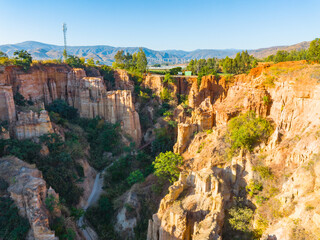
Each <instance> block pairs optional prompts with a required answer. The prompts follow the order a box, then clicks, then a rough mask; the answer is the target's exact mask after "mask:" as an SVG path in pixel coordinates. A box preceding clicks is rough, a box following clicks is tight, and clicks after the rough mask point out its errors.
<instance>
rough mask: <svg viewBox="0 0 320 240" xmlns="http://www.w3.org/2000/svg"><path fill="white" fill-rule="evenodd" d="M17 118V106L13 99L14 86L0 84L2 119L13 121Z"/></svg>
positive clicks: (0, 117) (0, 116) (0, 113)
mask: <svg viewBox="0 0 320 240" xmlns="http://www.w3.org/2000/svg"><path fill="white" fill-rule="evenodd" d="M0 75H1V74H0ZM15 120H16V108H15V105H14V101H13V92H12V87H11V86H7V85H0V121H7V122H8V123H11V122H14V121H15Z"/></svg>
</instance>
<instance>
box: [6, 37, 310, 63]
mask: <svg viewBox="0 0 320 240" xmlns="http://www.w3.org/2000/svg"><path fill="white" fill-rule="evenodd" d="M309 45H310V42H302V43H299V44H295V45H292V46H278V47H270V48H261V49H256V50H249V53H250V54H253V55H254V56H255V57H258V58H263V57H266V56H268V55H270V54H274V53H276V52H277V51H278V50H288V51H291V50H293V49H306V48H308V47H309ZM21 49H25V50H27V51H28V52H30V53H31V54H32V56H33V58H34V59H57V58H62V52H63V46H57V45H51V44H45V43H40V42H34V41H27V42H22V43H17V44H7V45H0V51H3V52H5V53H7V54H8V55H9V56H12V55H13V53H14V52H15V51H16V50H21ZM143 49H144V51H145V53H146V56H147V58H148V61H149V63H150V64H153V63H163V62H168V63H183V62H187V61H190V60H191V59H195V58H196V59H200V58H212V57H217V58H225V57H226V56H229V57H233V56H234V55H235V54H236V53H237V52H239V51H242V50H241V49H197V50H194V51H182V50H164V51H156V50H152V49H148V48H143ZM67 50H68V54H72V55H76V56H79V57H85V58H91V57H93V58H94V59H95V60H99V61H100V62H102V63H105V64H111V63H112V62H113V59H114V55H115V54H116V53H117V52H118V51H119V50H124V51H125V52H129V53H131V54H133V53H135V52H137V51H138V50H139V48H138V47H112V46H107V45H98V46H69V47H68V49H67Z"/></svg>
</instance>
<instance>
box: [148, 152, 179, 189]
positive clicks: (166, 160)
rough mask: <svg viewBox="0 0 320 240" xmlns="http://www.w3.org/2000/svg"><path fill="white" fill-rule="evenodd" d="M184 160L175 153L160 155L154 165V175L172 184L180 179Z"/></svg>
mask: <svg viewBox="0 0 320 240" xmlns="http://www.w3.org/2000/svg"><path fill="white" fill-rule="evenodd" d="M182 163H183V158H182V156H180V155H179V154H175V153H173V152H171V151H170V152H166V153H160V154H159V155H158V156H157V157H156V159H155V160H154V162H153V163H152V164H153V166H154V169H155V172H154V174H155V175H156V176H157V177H159V178H161V179H164V180H166V179H168V180H169V181H170V182H171V183H173V182H175V181H176V180H177V179H178V177H179V173H180V170H179V167H180V166H182Z"/></svg>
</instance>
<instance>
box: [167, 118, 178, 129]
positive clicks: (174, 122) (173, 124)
mask: <svg viewBox="0 0 320 240" xmlns="http://www.w3.org/2000/svg"><path fill="white" fill-rule="evenodd" d="M168 124H169V126H170V127H173V128H176V127H177V126H178V123H177V122H176V121H173V120H170V121H168Z"/></svg>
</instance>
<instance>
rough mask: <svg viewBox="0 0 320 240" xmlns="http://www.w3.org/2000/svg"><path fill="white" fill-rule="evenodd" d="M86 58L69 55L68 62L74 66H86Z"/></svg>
mask: <svg viewBox="0 0 320 240" xmlns="http://www.w3.org/2000/svg"><path fill="white" fill-rule="evenodd" d="M84 62H85V59H84V58H79V57H77V56H72V55H69V56H68V58H67V60H66V63H67V64H68V65H69V66H70V67H72V68H84Z"/></svg>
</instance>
